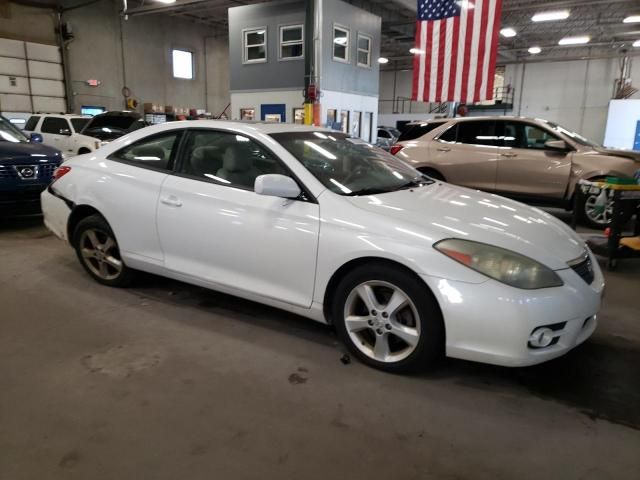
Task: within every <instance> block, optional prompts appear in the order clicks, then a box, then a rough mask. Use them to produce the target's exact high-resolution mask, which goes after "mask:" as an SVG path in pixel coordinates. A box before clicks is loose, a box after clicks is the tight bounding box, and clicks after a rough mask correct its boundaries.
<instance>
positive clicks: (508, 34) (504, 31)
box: [500, 27, 517, 38]
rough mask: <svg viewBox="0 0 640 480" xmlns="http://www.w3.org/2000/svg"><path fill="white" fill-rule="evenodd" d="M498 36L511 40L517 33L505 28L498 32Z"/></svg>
mask: <svg viewBox="0 0 640 480" xmlns="http://www.w3.org/2000/svg"><path fill="white" fill-rule="evenodd" d="M500 35H502V36H503V37H507V38H511V37H515V36H516V35H517V33H516V31H515V30H514V29H513V28H511V27H507V28H503V29H502V30H500Z"/></svg>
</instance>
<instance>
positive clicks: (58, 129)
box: [40, 117, 71, 152]
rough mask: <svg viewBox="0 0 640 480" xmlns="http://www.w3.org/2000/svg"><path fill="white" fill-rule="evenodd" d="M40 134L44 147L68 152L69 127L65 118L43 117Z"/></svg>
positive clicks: (69, 141) (69, 140)
mask: <svg viewBox="0 0 640 480" xmlns="http://www.w3.org/2000/svg"><path fill="white" fill-rule="evenodd" d="M40 132H41V133H42V137H43V140H44V142H43V143H44V144H45V145H49V146H51V147H54V148H57V149H58V150H61V151H63V152H68V151H69V149H70V147H71V146H70V144H71V126H70V125H69V122H68V121H67V119H66V118H62V117H44V119H43V120H42V125H41V126H40Z"/></svg>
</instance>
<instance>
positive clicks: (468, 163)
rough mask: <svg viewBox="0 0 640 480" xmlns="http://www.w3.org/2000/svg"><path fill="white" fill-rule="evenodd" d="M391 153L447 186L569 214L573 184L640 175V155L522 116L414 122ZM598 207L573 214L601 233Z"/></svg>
mask: <svg viewBox="0 0 640 480" xmlns="http://www.w3.org/2000/svg"><path fill="white" fill-rule="evenodd" d="M391 153H393V154H395V155H397V156H398V157H399V158H401V159H403V160H405V161H407V162H408V163H410V164H412V165H413V166H414V167H416V168H417V169H418V170H420V171H422V172H424V173H426V174H428V175H430V176H432V177H435V178H438V179H441V180H445V181H447V182H449V183H454V184H456V185H463V186H467V187H471V188H476V189H480V190H485V191H487V192H494V193H498V194H500V195H504V196H506V197H511V198H514V199H516V200H521V201H523V202H525V203H532V204H536V205H548V206H562V207H564V208H567V209H571V208H572V205H573V203H572V199H573V193H574V190H575V186H576V183H577V182H578V180H580V179H585V180H594V179H602V178H604V177H607V176H610V175H612V176H621V177H633V175H634V174H635V173H636V172H637V171H638V170H639V169H640V152H632V151H617V150H608V149H605V148H603V147H601V146H599V145H597V144H595V143H593V142H591V141H589V140H587V139H586V138H584V137H582V136H580V135H578V134H577V133H575V132H571V131H569V130H567V129H565V128H563V127H561V126H560V125H557V124H555V123H552V122H548V121H545V120H540V119H533V118H523V117H471V118H451V119H440V120H432V121H428V122H420V123H413V124H410V125H408V126H407V127H406V128H405V130H404V132H403V133H402V135H401V136H400V138H399V139H398V143H397V144H396V145H394V146H393V147H392V148H391ZM595 203H596V197H595V196H591V197H588V198H587V199H586V201H585V202H584V204H583V205H582V206H581V207H580V211H579V212H578V214H579V215H580V217H581V218H582V220H583V221H584V222H585V223H586V224H588V225H589V226H591V227H594V228H603V227H604V226H606V225H607V224H609V223H610V221H611V213H612V208H611V205H608V206H607V208H605V209H604V211H602V208H597V206H596V204H595Z"/></svg>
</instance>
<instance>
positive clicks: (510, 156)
mask: <svg viewBox="0 0 640 480" xmlns="http://www.w3.org/2000/svg"><path fill="white" fill-rule="evenodd" d="M500 156H501V157H507V158H513V157H517V156H518V154H517V153H501V154H500Z"/></svg>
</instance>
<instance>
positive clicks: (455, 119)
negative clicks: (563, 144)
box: [407, 115, 546, 125]
mask: <svg viewBox="0 0 640 480" xmlns="http://www.w3.org/2000/svg"><path fill="white" fill-rule="evenodd" d="M477 120H520V121H522V120H526V121H529V122H534V123H540V122H542V123H545V122H546V121H545V120H540V119H538V118H533V117H522V116H517V115H479V116H477V117H450V118H430V119H428V120H414V121H411V122H409V123H407V125H420V124H422V123H436V122H471V121H477Z"/></svg>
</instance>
